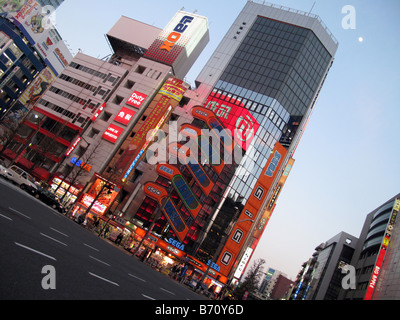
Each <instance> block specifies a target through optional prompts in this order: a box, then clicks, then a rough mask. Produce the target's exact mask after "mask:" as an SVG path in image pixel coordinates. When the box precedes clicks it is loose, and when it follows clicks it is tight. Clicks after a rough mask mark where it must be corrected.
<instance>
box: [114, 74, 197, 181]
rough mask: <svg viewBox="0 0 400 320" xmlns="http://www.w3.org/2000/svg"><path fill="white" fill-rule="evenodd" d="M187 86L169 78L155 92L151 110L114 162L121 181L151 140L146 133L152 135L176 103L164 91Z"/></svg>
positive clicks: (182, 88)
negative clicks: (157, 92) (158, 90)
mask: <svg viewBox="0 0 400 320" xmlns="http://www.w3.org/2000/svg"><path fill="white" fill-rule="evenodd" d="M168 88H169V89H168ZM188 88H189V85H188V84H187V83H185V82H183V81H182V80H179V79H175V78H169V79H168V80H167V81H166V82H165V84H164V85H163V87H162V88H161V90H160V92H163V94H157V96H156V99H157V97H158V100H153V102H155V106H154V108H153V110H152V111H151V112H150V114H149V116H148V117H147V118H146V120H145V121H144V123H143V124H142V126H141V127H140V129H139V130H138V131H137V132H136V134H135V136H134V137H133V139H132V141H131V142H130V144H129V146H128V147H127V148H126V150H125V151H124V153H123V154H122V155H121V157H120V159H119V160H118V161H117V162H116V164H115V169H116V171H117V172H118V173H119V174H120V175H121V179H122V181H126V179H127V178H128V176H129V174H130V173H131V172H132V170H133V169H134V168H135V166H136V165H137V163H138V162H139V160H140V158H141V157H142V156H143V154H144V152H145V151H146V149H147V147H148V146H149V145H150V143H151V140H150V139H147V134H148V133H149V132H150V131H152V132H153V133H152V135H153V137H154V136H155V134H156V132H157V130H159V129H160V128H161V127H162V126H163V125H164V122H165V121H166V120H167V118H168V117H169V116H170V114H171V112H172V111H173V109H174V108H175V107H176V106H177V105H178V103H177V101H176V100H175V99H172V98H171V97H169V96H168V95H165V92H166V91H172V90H180V91H186V90H187V89H188ZM150 105H151V104H150Z"/></svg>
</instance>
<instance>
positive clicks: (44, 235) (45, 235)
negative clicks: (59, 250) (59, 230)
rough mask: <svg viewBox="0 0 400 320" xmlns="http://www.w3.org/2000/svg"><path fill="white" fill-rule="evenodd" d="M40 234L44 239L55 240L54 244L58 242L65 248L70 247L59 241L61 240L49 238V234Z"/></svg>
mask: <svg viewBox="0 0 400 320" xmlns="http://www.w3.org/2000/svg"><path fill="white" fill-rule="evenodd" d="M40 234H41V235H42V236H43V237H46V238H48V239H50V240H53V241H54V242H58V243H60V244H62V245H63V246H66V247H68V245H67V244H66V243H64V242H61V241H59V240H57V239H54V238H52V237H50V236H48V235H47V234H44V233H40Z"/></svg>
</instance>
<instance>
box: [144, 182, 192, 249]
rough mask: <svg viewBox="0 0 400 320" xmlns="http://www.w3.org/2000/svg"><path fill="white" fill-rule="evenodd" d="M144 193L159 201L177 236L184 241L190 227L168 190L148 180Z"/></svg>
mask: <svg viewBox="0 0 400 320" xmlns="http://www.w3.org/2000/svg"><path fill="white" fill-rule="evenodd" d="M144 193H145V194H146V195H147V196H149V197H150V198H152V199H154V200H156V201H157V202H158V203H159V205H160V207H161V210H162V211H163V213H164V215H165V217H166V218H167V219H168V222H169V223H170V225H171V227H172V229H173V230H174V232H175V234H176V236H177V237H178V239H179V241H181V242H182V241H183V239H184V238H185V237H186V235H187V233H188V232H189V228H188V226H187V225H186V224H185V221H184V220H183V219H182V217H181V216H180V214H179V210H178V209H177V208H176V206H175V204H174V203H173V202H172V200H171V198H170V197H169V195H168V192H167V190H165V188H164V187H162V186H160V185H158V184H156V183H154V182H147V183H146V184H145V185H144Z"/></svg>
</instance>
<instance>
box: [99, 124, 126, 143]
mask: <svg viewBox="0 0 400 320" xmlns="http://www.w3.org/2000/svg"><path fill="white" fill-rule="evenodd" d="M122 131H123V129H122V128H120V127H118V126H116V125H113V124H110V125H109V126H108V128H107V130H106V131H105V132H104V134H103V137H102V138H103V139H105V140H107V141H110V142H112V143H115V142H117V139H118V138H119V136H120V135H121V133H122Z"/></svg>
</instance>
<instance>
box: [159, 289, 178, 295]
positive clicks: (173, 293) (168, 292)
mask: <svg viewBox="0 0 400 320" xmlns="http://www.w3.org/2000/svg"><path fill="white" fill-rule="evenodd" d="M160 289H161V290H162V291H165V292H168V293H169V294H172V295H173V296H175V293H173V292H171V291H168V290H167V289H164V288H160Z"/></svg>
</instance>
